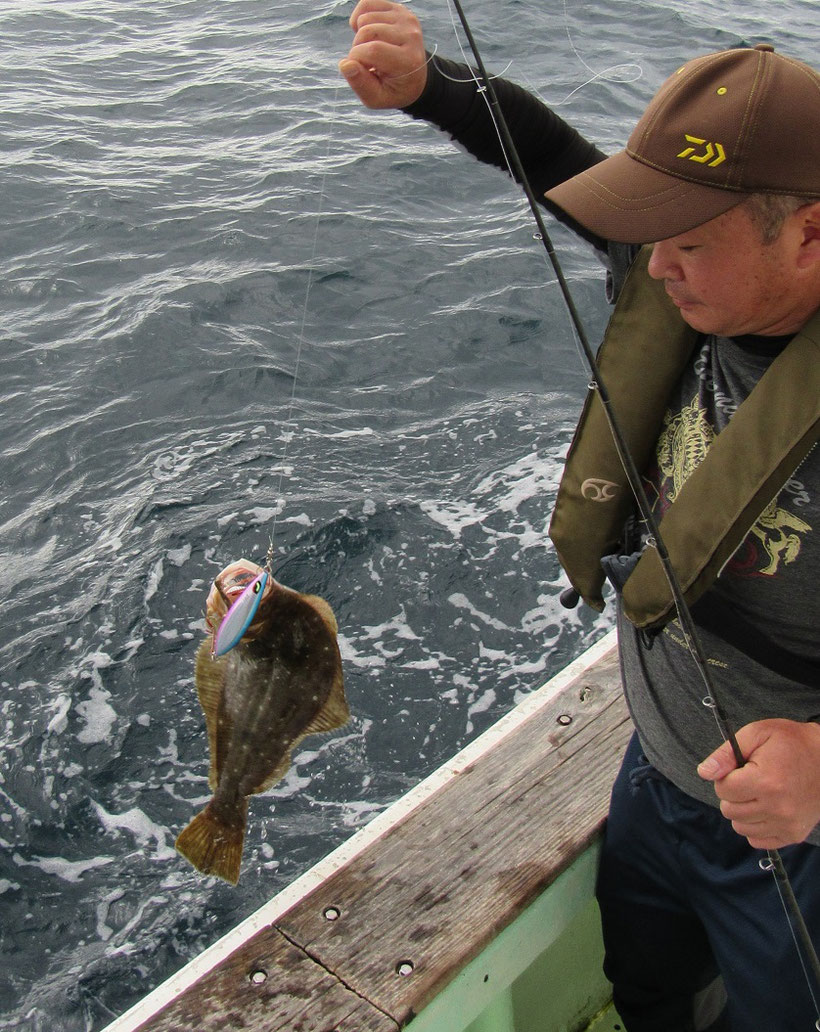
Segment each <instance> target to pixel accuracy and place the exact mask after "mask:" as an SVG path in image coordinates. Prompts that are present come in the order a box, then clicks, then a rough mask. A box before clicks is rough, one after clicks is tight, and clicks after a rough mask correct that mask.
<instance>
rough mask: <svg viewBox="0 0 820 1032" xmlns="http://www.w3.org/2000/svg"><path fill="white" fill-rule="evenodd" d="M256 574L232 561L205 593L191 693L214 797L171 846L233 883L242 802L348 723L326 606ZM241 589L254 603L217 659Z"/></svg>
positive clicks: (331, 620)
mask: <svg viewBox="0 0 820 1032" xmlns="http://www.w3.org/2000/svg"><path fill="white" fill-rule="evenodd" d="M262 573H263V569H262V567H260V566H257V565H256V564H255V563H252V562H250V561H249V560H247V559H240V560H239V561H237V562H235V563H231V565H230V566H227V567H226V568H225V569H224V570H223V571H222V572H221V573H220V574H219V575H218V576H217V577H216V579H215V580H214V584H213V587H212V588H211V591H210V593H209V595H208V600H207V603H206V621H207V623H208V627H209V629H210V633H209V635H208V637H207V638H206V639H205V641H203V642H202V644H201V645H200V647H199V650H198V652H197V657H196V688H197V694H198V696H199V702H200V705H201V706H202V710H203V712H204V714H205V721H206V724H207V727H208V745H209V750H210V771H209V775H208V784H209V786H210V788H211V791H212V792H213V797H212V798H211V801H210V802H209V803H208V805H207V806H206V807H205V809H204V810H203V811H202V812H201V813H200V814H198V815H197V816H196V817H194V819H193V820H192V821H191V823H190V824H189V825H188V826H187V827H186V828H184V829H183V830H182V832H181V833H180V835H179V837H178V838H177V841H176V848H177V849H178V850H179V852H180V853H181V854H182V855H183V856H184V857H186V859H188V860H189V861H190V862H191V863H192V864H193V865H194V867H196V868H197V869H198V870H200V871H202V872H203V873H204V874H212V875H216V876H217V877H219V878H223V879H224V880H225V881H228V882H231V883H232V884H234V885H235V884H236V883H237V881H238V880H239V869H240V863H241V859H242V848H243V844H244V840H245V827H246V822H247V812H248V797H249V796H251V795H254V794H255V793H258V792H264V791H266V790H267V789H269V788H270V787H271V786H272V785H275V784H276V782H277V781H279V780H280V778H282V777H283V776H284V775H285V774H286V773H287V770H288V768H289V767H290V763H291V751H292V749H293V747H294V746H295V745H296V744H297V743H298V742H299V741H301V739H302V738H304V737H305V736H306V735H312V734H316V733H318V732H321V731H331V730H333V729H334V728H337V727H341V726H342V725H343V724H345V723H346V722H347V720H348V718H349V716H350V712H349V710H348V706H347V700H346V699H345V694H344V684H343V677H342V661H341V656H340V654H339V645H338V642H337V640H336V634H337V630H338V628H337V625H336V618H335V617H334V615H333V611H332V610H331V608H330V606H329V605H328V604H327V602H325V600H324V599H322V598H319V597H318V596H316V595H303V594H301V593H300V592H298V591H293V590H292V589H290V588H287V587H285V586H284V585H283V584H279V583H278V582H277V581H275V580H274V579H273V577H272V576H270V575H269V574H268V576H267V577H261V576H260V575H261V574H262ZM259 585H261V588H260V587H259ZM249 588H250V590H254V591H256V590H258V591H259V593H260V595H261V597H260V598H259V599H258V600H255V601H254V603H253V609H252V610H250V612H251V613H252V618H251V619H250V620H249V622H248V625H247V627H246V628H245V629H244V631H243V633H242V635H241V637H240V638H239V640H238V642H237V643H236V644H235V645H233V646H232V647H230V648H229V650H228V651H226V652H225V654H224V655H216V654H215V653H216V651H218V650H217V647H216V643H217V639H218V635H219V633H220V626H221V625H222V623H223V620H224V619H225V616H226V613H228V611H229V610H232V612H233V611H235V610H236V609H237V608H241V606H240V605H237V606H233V603H234V602H236V601H237V600H238V599H239V598H240V596H243V604H244V597H246V596H247V595H248V594H249V591H248V590H246V589H249ZM243 593H244V595H243ZM232 607H233V609H232ZM232 618H233V617H232V616H231V617H229V618H228V620H227V621H225V622H226V623H228V622H230V621H231V619H232ZM237 633H238V632H237ZM223 637H224V635H223Z"/></svg>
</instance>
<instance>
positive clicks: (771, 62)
mask: <svg viewBox="0 0 820 1032" xmlns="http://www.w3.org/2000/svg"><path fill="white" fill-rule="evenodd" d="M752 193H776V194H794V195H796V196H803V197H806V199H807V200H809V199H812V198H817V197H820V75H818V74H817V72H815V71H814V70H813V69H812V68H810V67H809V66H808V65H806V64H803V63H802V62H801V61H795V60H793V59H792V58H788V57H783V56H782V55H781V54H775V53H774V48H773V47H771V46H770V45H769V44H767V43H761V44H760V45H759V46H756V47H754V48H753V49H750V50H724V51H721V52H720V53H718V54H708V55H707V56H706V57H699V58H695V60H693V61H690V62H689V63H688V64H685V65H684V66H683V67H682V68H679V69H678V71H677V72H675V74H674V75H672V76H670V78H668V79H667V80H666V82H665V83H664V84H663V86H661V88H660V89H659V90H658V92H657V93H656V94H655V96H654V97H653V98H652V100H651V102H650V104H649V107H648V108H647V109H646V111H645V112H644V114H643V116H642V118H641V120H640V121H639V122H638V124H637V126H635V130H634V132H633V133H632V135H631V136H630V137H629V141H628V143H627V145H626V150H623V151H621V152H620V153H619V154H614V155H613V156H612V157H611V158H607V159H606V160H605V161H602V162H601V163H600V164H598V165H594V166H593V167H592V168H590V169H587V171H586V172H582V173H581V174H580V175H577V176H574V177H573V178H572V179H568V180H567V181H566V182H565V183H561V185H560V186H557V187H555V188H554V189H553V190H549V191H548V192H547V195H546V196H547V198H548V199H549V200H551V201H553V202H554V203H555V204H557V205H558V206H559V207H560V208H563V209H564V210H565V211H567V212H568V213H569V214H570V215H571V216H572V217H573V218H574V219H576V220H577V221H578V222H580V223H581V224H582V225H584V226H586V227H588V228H589V229H591V230H592V231H593V232H594V233H596V234H597V235H599V236H601V237H603V238H604V239H605V240H617V241H621V242H623V243H635V244H643V243H650V242H652V241H655V240H665V239H666V238H667V237H670V236H677V235H678V234H679V233H686V232H687V231H688V230H690V229H694V228H695V227H696V226H699V225H701V224H702V223H704V222H708V221H709V220H710V219H713V218H715V217H716V216H717V215H721V214H722V213H723V212H725V211H728V210H729V208H733V207H734V206H735V205H736V204H739V203H740V202H741V201H743V200H744V199H745V198H746V197H748V196H749V194H752Z"/></svg>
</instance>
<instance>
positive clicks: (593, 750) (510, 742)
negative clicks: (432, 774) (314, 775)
mask: <svg viewBox="0 0 820 1032" xmlns="http://www.w3.org/2000/svg"><path fill="white" fill-rule="evenodd" d="M629 733H630V725H629V721H628V717H627V714H626V709H625V705H624V703H623V700H622V697H621V693H620V683H619V678H618V672H617V664H616V659H615V656H614V654H613V655H611V656H610V657H608V658H607V660H606V662H605V663H603V664H600V665H599V666H598V667H597V668H596V670H595V671H594V672H592V673H590V674H588V675H587V676H585V677H584V678H582V679H581V681H579V682H578V683H577V684H575V685H574V686H572V687H571V688H569V689H568V690H566V691H565V692H564V693H562V695H561V696H560V697H559V699H558V700H556V701H555V703H554V704H552V705H551V706H549V707H548V708H546V709H545V710H544V711H542V712H541V713H539V714H537V715H536V716H535V717H533V718H532V719H530V720H529V721H528V722H527V723H526V724H525V725H523V726H522V727H521V728H519V729H518V730H517V731H516V732H515V733H514V734H512V735H510V736H509V737H508V738H507V739H506V740H505V741H504V742H502V743H501V744H500V745H499V746H497V747H496V748H495V749H494V750H493V751H492V752H491V753H490V754H489V755H488V756H487V757H486V758H485V759H483V760H482V761H481V762H480V763H477V764H475V765H474V766H473V767H472V768H470V769H468V770H466V771H464V772H463V774H462V775H461V776H460V777H459V778H457V779H455V780H454V781H453V782H451V783H450V784H449V785H448V786H446V787H445V788H444V789H443V790H442V791H440V792H439V793H437V795H436V796H435V797H434V798H433V799H432V800H430V802H429V803H428V804H427V805H425V806H423V807H422V808H421V809H420V810H418V811H416V812H415V813H413V814H411V815H410V816H409V817H408V818H407V819H406V820H405V821H404V822H402V823H401V824H399V825H397V826H396V827H395V828H393V829H391V831H390V832H389V833H388V834H387V835H386V836H385V837H384V838H383V839H381V840H380V841H379V843H378V848H377V849H373V850H369V851H368V852H366V853H365V854H363V855H362V856H361V857H359V858H357V859H356V860H355V861H354V862H352V863H351V864H350V865H348V866H347V867H345V868H344V869H343V870H341V871H340V872H338V874H337V875H336V876H334V877H333V878H331V879H329V880H328V881H327V882H326V883H324V884H323V885H322V886H320V887H319V888H318V889H317V890H316V891H315V892H314V893H313V894H312V895H311V896H310V897H308V899H306V900H305V901H304V902H303V904H301V905H300V906H299V907H297V908H295V909H294V910H293V911H291V912H290V913H288V914H286V915H285V916H284V917H283V918H282V919H281V920H280V921H279V922H278V926H279V927H280V928H282V930H283V931H285V933H286V934H287V936H288V937H289V938H290V939H291V940H292V941H293V942H295V943H298V944H300V945H301V946H303V947H304V948H305V949H306V950H309V951H310V953H311V955H312V956H314V957H317V958H318V959H319V960H320V961H321V963H322V965H324V966H325V967H327V968H328V969H329V970H332V971H334V972H335V973H336V974H338V975H339V976H340V977H341V978H342V979H343V980H344V982H345V983H346V984H348V985H350V986H352V987H353V988H354V989H355V990H356V992H358V993H360V994H361V995H362V996H364V997H366V998H367V999H369V1000H371V1001H372V1002H373V1003H374V1004H375V1005H376V1006H377V1007H378V1008H379V1009H380V1010H383V1011H385V1012H387V1013H389V1014H391V1015H392V1016H393V1017H394V1018H395V1020H396V1021H397V1023H398V1024H399V1025H402V1026H403V1025H404V1024H405V1023H406V1022H407V1021H409V1019H410V1018H411V1017H412V1016H413V1014H414V1013H418V1011H419V1010H420V1009H421V1008H422V1007H423V1006H424V1005H425V1004H426V1003H427V1002H428V1001H429V1000H430V999H431V998H432V997H433V996H434V995H435V993H436V992H438V991H440V989H441V988H442V987H443V986H444V985H445V984H446V983H447V982H448V981H449V980H450V979H451V978H453V977H454V976H455V974H457V973H458V971H459V970H460V969H461V968H462V967H463V966H464V964H466V963H467V962H468V961H469V960H471V959H472V958H473V957H474V956H476V955H477V954H478V953H479V952H480V950H481V949H482V948H483V947H484V946H485V945H486V944H487V942H488V941H490V939H491V938H492V937H493V935H494V934H495V933H496V932H497V931H498V930H499V929H500V928H502V927H505V926H506V925H507V924H508V923H509V922H510V921H512V920H513V919H514V918H515V917H516V916H517V915H518V914H519V913H520V912H521V911H522V910H523V908H524V907H525V906H526V905H527V904H528V903H529V902H530V901H531V900H532V899H533V898H534V897H535V895H536V894H537V893H539V892H540V891H542V890H543V889H544V887H545V886H547V885H548V884H550V883H551V882H552V881H553V880H554V879H555V878H556V877H557V875H558V874H560V872H561V871H562V870H564V869H565V868H566V867H567V866H568V865H569V864H570V863H571V862H572V860H573V859H575V857H576V856H578V855H579V853H581V852H582V851H583V849H585V848H586V846H587V845H588V844H589V842H590V841H591V840H592V838H593V837H594V836H595V835H596V834H597V832H598V831H599V829H600V827H601V825H602V822H603V820H604V817H605V815H606V811H607V806H608V799H609V788H610V785H611V783H612V780H613V778H614V775H615V772H616V770H617V766H618V763H619V760H620V756H621V754H622V752H623V748H624V746H625V743H626V740H627V738H628V735H629ZM328 908H335V909H334V913H335V912H336V911H338V913H339V917H338V918H337V919H336V920H333V921H328V920H327V919H326V917H325V913H326V911H327V910H328ZM402 964H407V965H412V973H411V974H409V975H401V974H399V973H398V971H399V970H401V965H402Z"/></svg>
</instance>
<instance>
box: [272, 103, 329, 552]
mask: <svg viewBox="0 0 820 1032" xmlns="http://www.w3.org/2000/svg"><path fill="white" fill-rule="evenodd" d="M339 89H340V87H339V86H336V88H335V91H334V94H333V101H332V103H331V111H335V110H336V108H337V103H338V99H339ZM331 141H332V133H330V132H329V133H328V134H327V147H326V150H325V155H324V161H323V162H322V165H323V171H322V180H321V183H320V186H319V202H318V206H317V210H316V219H315V225H314V230H313V247H312V249H311V254H310V261H309V265H308V278H307V283H306V284H305V300H304V304H303V305H302V318H301V321H300V325H299V335H298V338H297V343H296V359H295V361H294V365H293V385H292V387H291V392H290V401H289V403H288V414H287V418H286V419H285V427H286V429H285V431H284V434H283V439H284V449H283V451H282V463H281V468H280V470H279V485H278V487H277V491H276V493H277V496H278V501H279V505H280V508H279V509H278V511H277V512H275V513H274V514H273V523H272V526H271V532H270V537H269V540H268V551H267V554H266V556H265V565H266V566H267V568H268V570H269V571H270V570H271V563H272V562H273V555H274V547H273V542H274V538H275V536H276V520H277V518H278V517H279V515H280V514H281V513H282V512H283V511H284V509H285V497H284V494H283V490H282V484H283V481H284V476H285V471H286V469H287V457H288V451H289V446H290V442H291V441H292V440H293V437H294V435H295V433H296V428H295V427H291V429H289V430H288V429H287V427H289V426H290V425H291V423H292V420H293V408H294V405H295V403H296V384H297V381H298V379H299V364H300V362H301V359H302V348H303V346H304V343H305V327H306V325H307V314H308V307H309V305H310V292H311V290H312V288H313V273H314V268H315V265H316V255H317V254H318V250H319V228H320V226H321V222H322V216H323V214H324V203H325V194H326V189H325V187H326V184H327V169H328V159H329V157H330V145H331Z"/></svg>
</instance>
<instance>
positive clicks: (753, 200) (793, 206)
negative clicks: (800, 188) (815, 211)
mask: <svg viewBox="0 0 820 1032" xmlns="http://www.w3.org/2000/svg"><path fill="white" fill-rule="evenodd" d="M818 202H820V197H793V196H792V195H791V194H764V193H757V194H752V195H751V196H750V197H747V198H746V200H745V201H744V202H743V207H744V208H745V209H746V211H747V212H748V213H749V217H750V218H751V219H752V221H753V222H755V223H756V224H757V227H758V229H759V230H760V236H761V239H762V241H763V243H764V244H773V243H774V242H775V240H777V238H778V237H779V236H780V231H781V229H782V228H783V223H784V222H785V221H786V219H787V218H788V217H789V216H790V215H793V214H794V213H795V212H796V211H797V210H798V209H799V208H802V207H803V206H804V205H807V204H817V203H818Z"/></svg>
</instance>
